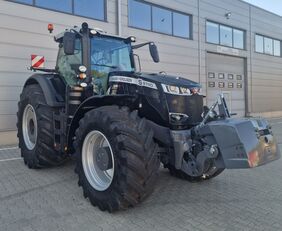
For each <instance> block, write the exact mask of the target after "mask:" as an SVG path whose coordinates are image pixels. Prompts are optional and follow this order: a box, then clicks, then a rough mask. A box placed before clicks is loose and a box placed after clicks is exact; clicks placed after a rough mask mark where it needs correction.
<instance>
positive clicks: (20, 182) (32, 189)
mask: <svg viewBox="0 0 282 231" xmlns="http://www.w3.org/2000/svg"><path fill="white" fill-rule="evenodd" d="M272 123H273V129H274V131H275V133H276V134H277V136H278V139H279V141H280V143H282V119H276V120H272ZM280 147H281V146H280ZM281 148H282V147H281ZM19 156H20V153H19V150H18V149H15V148H12V149H10V148H4V149H2V150H1V151H0V230H1V231H6V230H8V231H13V230H16V231H19V230H20V231H33V230H36V231H37V230H42V231H46V230H48V231H49V230H52V231H55V230H56V231H58V230H66V231H72V230H74V231H76V230H77V231H78V230H82V231H86V230H93V231H96V230H105V231H107V230H118V231H126V230H129V231H132V230H136V231H137V230H140V231H141V230H160V231H164V230H175V231H176V230H193V231H194V230H216V231H219V230H228V231H229V230H236V231H237V230H275V231H276V230H282V160H279V161H276V162H273V163H271V164H269V165H266V166H263V167H260V168H256V169H253V170H232V171H231V170H227V171H225V172H224V173H223V174H222V175H220V176H219V177H217V178H215V179H214V180H212V181H209V182H204V183H197V184H192V183H188V182H185V181H182V180H179V179H175V178H173V177H171V176H170V175H169V174H168V172H167V171H166V170H164V169H162V170H161V171H160V177H159V181H158V184H157V185H156V190H155V192H154V194H153V195H152V196H151V197H150V198H149V199H148V200H146V201H145V202H144V203H142V204H140V205H139V206H138V207H136V208H134V209H130V210H128V211H125V212H118V213H115V214H109V213H105V212H101V211H99V210H98V209H97V208H95V207H92V206H91V205H90V203H89V202H88V201H87V200H85V199H84V198H83V196H82V190H81V188H79V187H78V186H77V177H76V175H75V174H74V172H73V163H68V164H67V165H65V166H62V167H59V168H52V169H44V170H29V169H27V168H26V167H25V166H24V164H23V161H22V160H21V159H20V158H19Z"/></svg>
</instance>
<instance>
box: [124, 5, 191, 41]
mask: <svg viewBox="0 0 282 231" xmlns="http://www.w3.org/2000/svg"><path fill="white" fill-rule="evenodd" d="M128 11H129V26H132V27H136V28H140V29H145V30H150V31H154V32H159V33H163V34H168V35H173V36H177V37H183V38H189V39H190V38H191V22H192V20H191V17H192V16H190V15H187V14H183V13H180V12H177V11H174V10H170V9H166V8H164V7H160V6H157V5H154V4H149V3H146V2H143V1H138V0H129V4H128Z"/></svg>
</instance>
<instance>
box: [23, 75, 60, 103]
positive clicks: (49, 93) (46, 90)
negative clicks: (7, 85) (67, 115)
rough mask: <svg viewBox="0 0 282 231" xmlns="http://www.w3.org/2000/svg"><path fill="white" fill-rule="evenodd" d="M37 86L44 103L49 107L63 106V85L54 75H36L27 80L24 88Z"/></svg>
mask: <svg viewBox="0 0 282 231" xmlns="http://www.w3.org/2000/svg"><path fill="white" fill-rule="evenodd" d="M30 84H39V86H40V87H41V89H42V91H43V94H44V97H45V99H46V103H47V104H48V105H49V106H50V107H63V106H64V105H65V99H64V95H65V87H66V85H65V83H64V82H63V81H62V79H61V78H59V77H58V76H57V75H56V74H42V73H37V74H34V75H32V76H31V77H29V78H28V79H27V81H26V82H25V85H24V86H27V85H30Z"/></svg>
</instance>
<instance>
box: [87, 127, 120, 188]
mask: <svg viewBox="0 0 282 231" xmlns="http://www.w3.org/2000/svg"><path fill="white" fill-rule="evenodd" d="M101 148H108V149H109V152H110V153H109V155H108V158H110V159H109V161H111V163H112V164H111V168H109V169H107V170H101V168H100V167H99V165H98V159H97V158H99V155H100V153H98V150H100V149H101ZM82 165H83V170H84V174H85V176H86V178H87V180H88V182H89V183H90V184H91V186H92V187H93V188H94V189H96V190H97V191H105V190H107V189H108V188H109V187H110V185H111V183H112V181H113V178H114V168H115V163H114V155H113V151H112V147H111V145H110V142H109V141H108V139H107V138H106V136H105V135H104V134H103V133H102V132H100V131H97V130H95V131H92V132H90V133H88V135H87V136H86V137H85V139H84V142H83V145H82Z"/></svg>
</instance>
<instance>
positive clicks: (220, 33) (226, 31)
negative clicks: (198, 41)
mask: <svg viewBox="0 0 282 231" xmlns="http://www.w3.org/2000/svg"><path fill="white" fill-rule="evenodd" d="M206 40H207V42H208V43H213V44H218V45H222V46H227V47H233V48H237V49H245V31H243V30H239V29H235V28H233V27H229V26H225V25H221V24H219V23H214V22H209V21H207V23H206Z"/></svg>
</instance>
